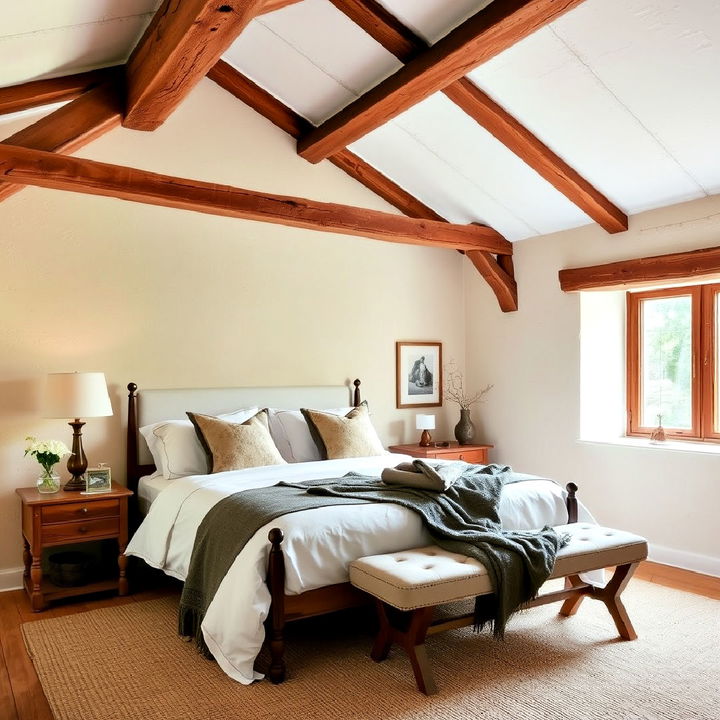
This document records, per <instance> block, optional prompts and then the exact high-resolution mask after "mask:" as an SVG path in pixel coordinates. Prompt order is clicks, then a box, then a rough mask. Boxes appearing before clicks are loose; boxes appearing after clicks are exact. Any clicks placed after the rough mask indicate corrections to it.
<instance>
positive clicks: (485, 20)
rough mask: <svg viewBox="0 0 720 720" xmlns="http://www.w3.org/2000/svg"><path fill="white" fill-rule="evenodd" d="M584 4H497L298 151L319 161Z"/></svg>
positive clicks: (534, 0) (574, 0) (561, 0)
mask: <svg viewBox="0 0 720 720" xmlns="http://www.w3.org/2000/svg"><path fill="white" fill-rule="evenodd" d="M582 1H583V0H494V2H491V3H490V5H488V6H487V7H485V8H484V9H483V10H481V11H480V12H478V13H476V14H475V15H474V16H473V17H471V18H470V19H469V20H467V21H465V22H464V23H462V24H461V25H459V26H458V27H457V28H455V29H454V30H452V31H451V32H450V33H448V34H447V35H446V36H445V37H444V38H442V39H441V40H439V41H438V42H437V43H436V44H435V45H433V46H432V47H431V48H430V49H428V50H427V51H426V52H424V53H422V54H420V55H418V56H417V57H416V58H415V59H414V60H411V61H410V62H409V63H408V64H407V65H405V66H404V67H402V68H400V70H398V71H397V72H396V73H394V74H393V75H391V76H390V77H389V78H387V79H386V80H383V81H382V82H381V83H380V84H378V85H376V86H375V87H374V88H372V89H371V90H369V91H368V92H367V93H365V94H364V95H363V96H362V97H360V98H358V99H357V100H355V101H354V102H352V103H350V105H348V106H347V107H346V108H344V109H343V110H341V111H340V112H338V113H336V114H335V115H333V117H331V118H329V119H328V120H326V121H325V122H324V123H323V124H322V125H320V126H319V127H318V128H316V129H314V130H311V131H310V132H309V133H308V134H307V135H305V136H304V137H302V138H301V139H300V140H299V142H298V152H299V153H300V155H302V156H303V157H304V158H305V159H306V160H309V161H310V162H319V161H320V160H322V159H323V158H326V157H328V156H329V155H332V154H333V153H336V152H337V151H338V150H341V149H342V148H344V147H346V146H347V145H349V144H350V143H352V142H354V141H355V140H358V139H360V138H361V137H363V136H364V135H366V134H367V133H369V132H370V131H372V130H375V129H376V128H378V127H380V125H383V124H384V123H386V122H387V121H388V120H390V119H391V118H394V117H396V116H397V115H399V114H400V113H402V112H404V111H405V110H407V109H408V108H411V107H412V106H413V105H416V104H417V103H419V102H420V101H421V100H424V99H425V98H426V97H428V96H430V95H432V94H433V93H434V92H437V91H439V90H442V89H444V88H445V87H447V86H448V85H450V84H451V83H453V82H455V80H459V79H460V78H461V77H462V76H463V75H465V73H467V72H468V71H469V70H472V69H473V68H475V67H477V66H478V65H480V64H482V63H483V62H486V61H487V60H489V59H490V58H492V57H494V56H495V55H497V54H498V53H500V52H502V51H503V50H506V49H507V48H509V47H511V46H512V45H514V44H515V43H517V42H518V41H520V40H522V39H523V38H524V37H527V36H528V35H530V34H531V33H533V32H535V31H536V30H538V29H539V28H541V27H543V26H544V25H547V24H548V23H549V22H552V21H553V20H555V19H557V18H558V17H560V16H561V15H563V14H564V13H566V12H567V11H568V10H571V9H572V8H574V7H576V6H577V5H579V4H580V3H581V2H582Z"/></svg>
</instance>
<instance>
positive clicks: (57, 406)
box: [43, 372, 113, 490]
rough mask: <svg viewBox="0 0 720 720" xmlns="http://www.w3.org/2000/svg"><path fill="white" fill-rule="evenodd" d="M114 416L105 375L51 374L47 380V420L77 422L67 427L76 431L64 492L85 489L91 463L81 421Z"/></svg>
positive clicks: (90, 373) (45, 412) (96, 373)
mask: <svg viewBox="0 0 720 720" xmlns="http://www.w3.org/2000/svg"><path fill="white" fill-rule="evenodd" d="M112 414H113V411H112V406H111V405H110V397H109V395H108V391H107V385H106V383H105V373H100V372H86V373H80V372H74V373H50V374H49V375H48V376H47V385H46V388H45V411H44V413H43V415H44V417H46V418H63V419H66V418H74V419H73V420H71V421H70V422H69V423H68V425H70V426H71V427H72V429H73V441H72V455H70V459H69V460H68V464H67V468H68V472H69V473H70V475H71V476H72V477H71V478H70V480H68V482H67V483H66V484H65V486H64V488H63V489H64V490H84V489H85V480H84V479H83V475H85V471H86V470H87V465H88V462H87V457H85V451H84V450H83V446H82V432H81V429H82V426H83V425H84V424H85V423H84V422H82V421H81V420H80V418H89V417H106V416H108V415H112Z"/></svg>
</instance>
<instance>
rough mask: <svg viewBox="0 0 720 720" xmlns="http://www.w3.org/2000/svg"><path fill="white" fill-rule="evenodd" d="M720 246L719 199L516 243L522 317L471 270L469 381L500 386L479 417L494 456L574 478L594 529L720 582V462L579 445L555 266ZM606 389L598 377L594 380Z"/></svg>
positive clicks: (566, 298)
mask: <svg viewBox="0 0 720 720" xmlns="http://www.w3.org/2000/svg"><path fill="white" fill-rule="evenodd" d="M717 245H720V197H714V198H709V199H705V200H700V201H695V202H691V203H686V204H683V205H676V206H673V207H670V208H664V209H661V210H654V211H651V212H647V213H644V214H642V215H638V216H636V217H634V218H632V219H631V222H630V230H629V231H628V232H627V233H624V234H620V235H608V234H606V233H605V232H603V231H602V230H601V229H600V228H599V227H597V226H587V227H584V228H581V229H577V230H570V231H566V232H562V233H557V234H555V235H550V236H545V237H542V238H538V239H533V240H527V241H524V242H521V243H516V244H515V246H514V249H515V269H516V275H517V281H518V286H519V295H520V300H519V302H520V310H519V311H518V312H517V313H510V314H503V313H501V312H500V311H499V310H498V308H497V304H496V303H494V302H492V300H493V298H492V295H491V293H490V291H489V290H488V288H487V286H485V285H484V284H483V283H482V282H481V281H480V280H479V279H478V278H477V277H476V276H475V275H474V274H473V272H468V270H467V269H466V270H465V273H466V277H465V283H466V315H465V317H466V324H467V356H466V362H467V366H468V380H469V384H470V386H471V387H474V388H476V387H480V386H482V385H484V384H486V383H494V385H495V387H494V389H493V390H492V392H491V393H490V394H489V395H488V396H487V397H488V399H487V402H486V403H485V404H483V405H481V406H479V408H478V410H477V411H476V413H475V414H476V419H477V420H478V421H479V422H480V423H481V425H482V433H481V435H482V437H483V438H484V439H486V440H487V441H489V442H493V443H495V446H496V452H495V455H494V457H495V459H496V460H497V461H500V462H507V463H509V464H510V465H512V466H513V467H515V468H517V469H518V470H524V471H527V472H532V473H537V474H540V475H546V476H548V477H552V478H555V479H557V480H558V481H560V482H562V483H567V482H569V481H571V480H572V481H574V482H576V483H577V484H578V485H579V486H580V490H581V495H582V498H583V500H584V501H586V502H587V504H588V506H589V507H590V508H591V510H592V511H593V513H594V514H595V516H596V518H597V520H598V522H600V523H605V524H609V525H616V526H618V527H621V528H626V529H628V530H634V531H636V532H638V533H641V534H644V535H646V536H647V537H648V538H649V540H650V542H651V543H652V545H653V546H654V548H653V554H654V556H655V557H656V558H657V559H658V560H661V561H666V562H669V563H672V564H678V565H683V566H685V567H690V568H692V569H697V570H700V571H704V572H711V573H713V574H716V575H720V523H718V520H717V517H718V507H720V456H719V455H712V454H705V453H703V454H695V453H690V452H680V451H673V450H669V449H663V448H655V447H647V448H636V447H623V446H619V445H608V444H591V443H583V442H578V438H579V425H580V405H579V382H580V296H579V295H578V294H568V293H563V292H562V291H561V290H560V286H559V282H558V270H560V269H561V268H566V267H580V266H585V265H594V264H598V263H603V262H611V261H615V260H623V259H629V258H635V257H643V256H648V255H658V254H662V253H669V252H678V251H681V250H692V249H696V248H702V247H711V246H717ZM598 382H602V378H598Z"/></svg>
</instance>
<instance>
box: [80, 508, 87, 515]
mask: <svg viewBox="0 0 720 720" xmlns="http://www.w3.org/2000/svg"><path fill="white" fill-rule="evenodd" d="M87 511H88V509H87V508H86V507H81V508H80V512H81V513H83V514H85V513H87Z"/></svg>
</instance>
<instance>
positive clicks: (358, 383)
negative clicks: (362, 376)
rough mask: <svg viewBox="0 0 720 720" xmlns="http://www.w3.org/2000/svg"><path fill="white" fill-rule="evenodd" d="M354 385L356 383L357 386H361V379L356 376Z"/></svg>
mask: <svg viewBox="0 0 720 720" xmlns="http://www.w3.org/2000/svg"><path fill="white" fill-rule="evenodd" d="M353 385H354V386H355V387H356V388H359V387H360V380H359V379H358V378H355V380H354V382H353Z"/></svg>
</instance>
